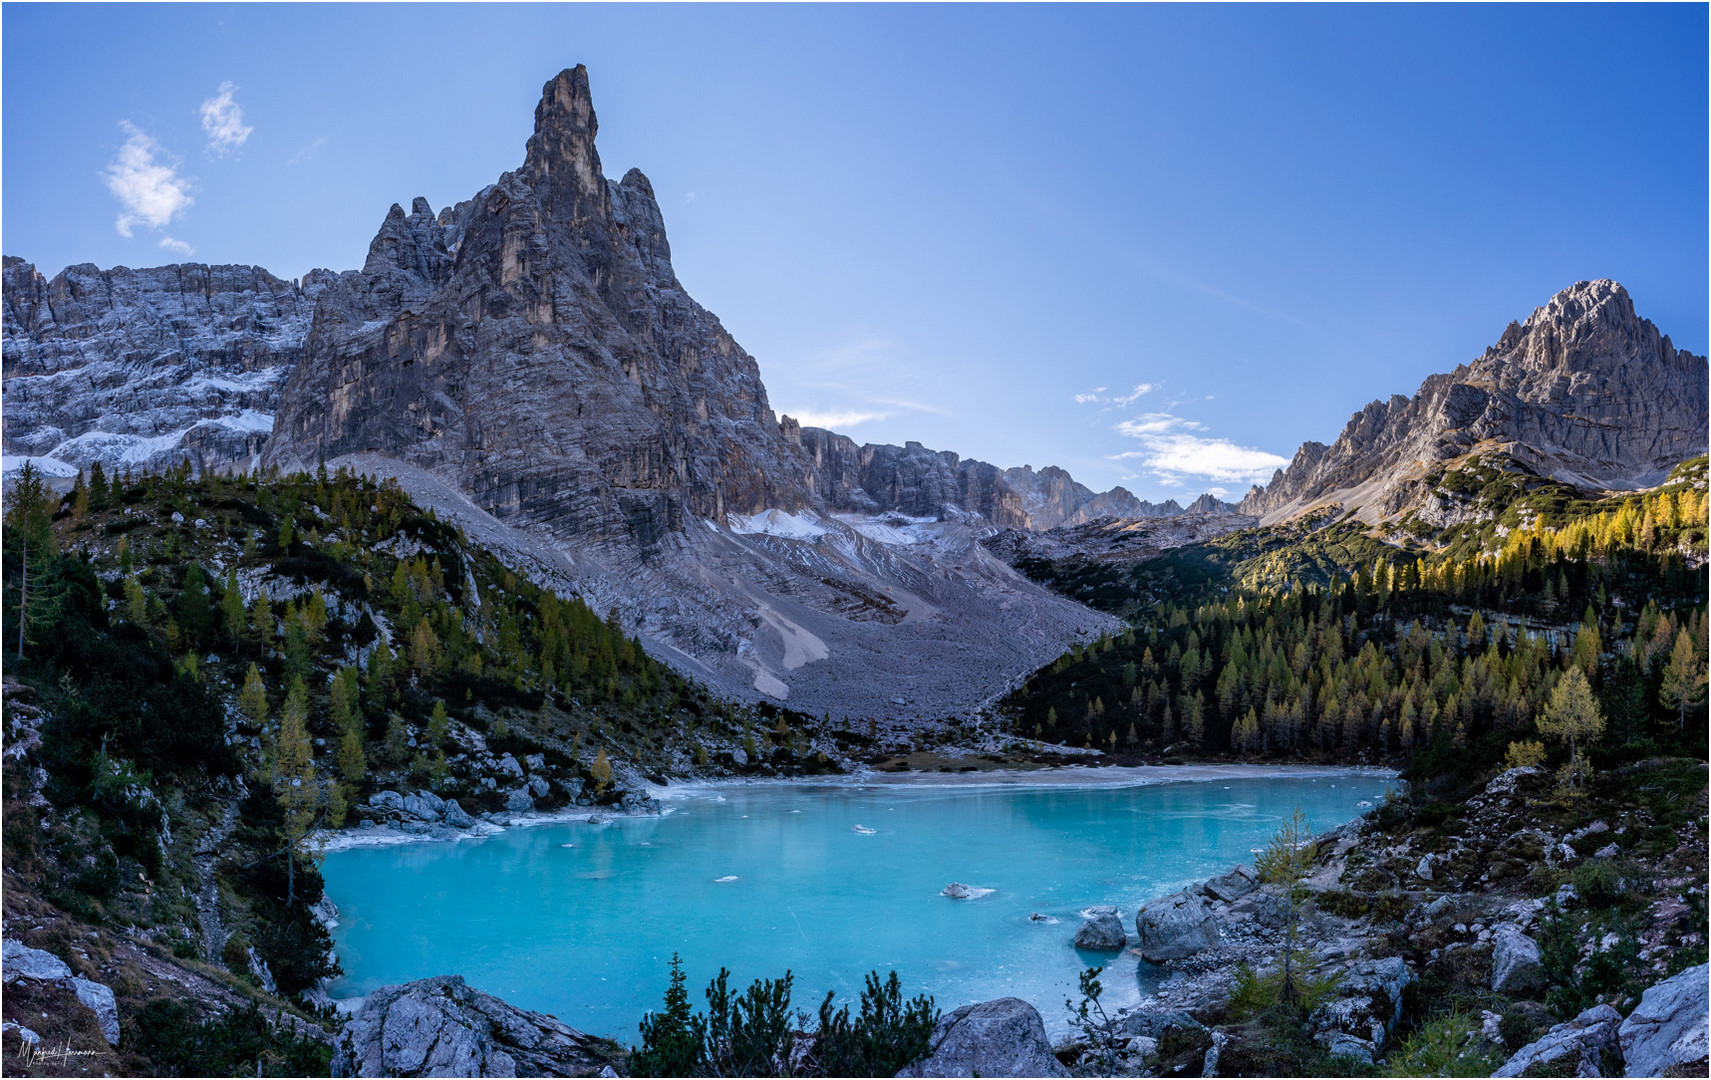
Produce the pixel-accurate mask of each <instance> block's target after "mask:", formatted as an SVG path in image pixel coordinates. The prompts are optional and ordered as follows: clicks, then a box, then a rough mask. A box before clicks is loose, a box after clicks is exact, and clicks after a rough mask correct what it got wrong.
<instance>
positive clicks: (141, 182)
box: [105, 120, 195, 236]
mask: <svg viewBox="0 0 1711 1080" xmlns="http://www.w3.org/2000/svg"><path fill="white" fill-rule="evenodd" d="M119 126H120V127H121V128H123V129H124V131H125V135H126V138H125V145H124V146H121V147H120V148H119V155H118V157H116V158H114V159H113V163H112V164H111V165H108V166H107V172H106V173H105V178H106V181H107V190H108V191H111V192H112V193H113V196H114V198H116V199H118V200H119V203H120V204H121V205H122V206H124V208H125V209H124V212H123V213H121V214H120V215H119V219H118V221H117V222H115V223H114V225H115V227H116V228H117V229H118V230H119V235H120V236H130V235H131V230H132V229H133V228H134V227H135V226H137V225H148V226H149V227H151V228H155V229H159V228H162V227H164V226H165V225H166V224H167V223H168V222H170V221H171V220H172V218H173V216H174V215H175V214H178V213H179V212H181V211H182V210H184V209H185V208H186V207H188V206H189V205H190V204H191V203H192V202H194V201H195V200H193V199H192V198H191V197H190V182H189V181H188V180H186V179H184V178H183V177H181V176H179V175H178V164H177V162H173V163H171V164H165V163H163V162H161V161H159V160H157V156H158V157H161V158H165V157H167V156H168V155H167V154H166V151H164V150H162V149H161V146H160V144H159V143H157V142H155V141H154V140H153V139H151V138H149V136H148V135H147V134H146V133H145V132H143V131H141V130H139V129H138V128H137V127H136V125H134V124H132V123H131V122H130V121H129V120H123V121H120V123H119Z"/></svg>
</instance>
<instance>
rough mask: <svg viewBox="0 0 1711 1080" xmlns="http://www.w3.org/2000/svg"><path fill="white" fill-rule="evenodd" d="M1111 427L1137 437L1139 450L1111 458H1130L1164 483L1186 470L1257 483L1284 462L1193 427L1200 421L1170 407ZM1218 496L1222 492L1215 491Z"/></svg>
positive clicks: (1218, 478)
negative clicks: (1179, 414) (1176, 413)
mask: <svg viewBox="0 0 1711 1080" xmlns="http://www.w3.org/2000/svg"><path fill="white" fill-rule="evenodd" d="M1113 430H1115V431H1116V432H1117V433H1118V434H1120V435H1126V436H1128V437H1130V438H1132V439H1139V440H1140V442H1141V445H1142V446H1143V447H1145V449H1143V450H1126V451H1124V452H1123V453H1120V454H1114V455H1112V458H1111V460H1113V461H1129V460H1135V461H1138V462H1139V463H1140V465H1141V466H1142V467H1143V468H1146V469H1150V470H1152V472H1153V473H1154V474H1155V475H1156V476H1158V477H1159V479H1160V480H1162V481H1164V482H1165V483H1167V484H1181V483H1182V479H1183V477H1185V476H1192V477H1199V478H1202V479H1207V480H1215V481H1219V482H1222V483H1230V484H1239V483H1249V484H1251V483H1260V482H1262V481H1264V480H1266V479H1267V478H1269V477H1270V476H1271V474H1272V471H1273V470H1275V469H1280V468H1282V467H1283V466H1285V465H1287V464H1289V462H1288V461H1287V460H1285V459H1284V458H1281V457H1278V456H1277V455H1276V454H1272V453H1268V452H1266V451H1264V450H1259V449H1255V448H1253V447H1249V446H1238V445H1237V444H1235V443H1233V442H1231V441H1230V440H1228V439H1220V438H1215V437H1209V436H1205V435H1196V434H1194V432H1197V431H1204V430H1205V425H1204V424H1201V423H1199V422H1197V421H1194V420H1188V419H1184V418H1183V417H1180V416H1173V415H1171V414H1170V413H1147V414H1146V415H1144V416H1139V417H1136V418H1135V419H1133V420H1124V421H1121V422H1120V423H1118V424H1117V425H1116V426H1115V427H1114V428H1113ZM1220 497H1222V496H1220Z"/></svg>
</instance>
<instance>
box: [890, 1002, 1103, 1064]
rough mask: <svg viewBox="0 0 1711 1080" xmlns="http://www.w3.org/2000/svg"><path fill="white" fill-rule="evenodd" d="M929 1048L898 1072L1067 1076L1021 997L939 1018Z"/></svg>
mask: <svg viewBox="0 0 1711 1080" xmlns="http://www.w3.org/2000/svg"><path fill="white" fill-rule="evenodd" d="M929 1045H930V1046H931V1047H932V1051H931V1052H930V1053H929V1054H928V1055H927V1056H926V1057H924V1058H922V1059H921V1060H919V1061H915V1062H911V1063H910V1064H908V1065H906V1066H904V1067H903V1068H902V1069H901V1070H899V1071H898V1073H897V1075H898V1076H1068V1075H1069V1070H1068V1069H1066V1068H1064V1067H1063V1064H1062V1062H1060V1061H1058V1059H1057V1057H1056V1055H1054V1054H1053V1053H1052V1044H1051V1043H1050V1041H1048V1040H1047V1039H1046V1025H1045V1022H1044V1021H1042V1020H1041V1019H1040V1014H1039V1011H1038V1010H1037V1009H1035V1008H1034V1007H1033V1006H1032V1005H1030V1004H1028V1003H1027V1002H1026V1001H1023V1000H1022V999H1021V998H1013V997H1006V998H999V999H998V1000H996V1001H982V1002H979V1003H978V1004H975V1005H964V1006H963V1007H962V1008H960V1009H957V1010H956V1011H954V1012H951V1013H949V1014H947V1015H946V1016H944V1017H943V1018H941V1019H940V1020H939V1024H938V1026H937V1027H935V1028H934V1029H933V1036H932V1041H931V1043H930V1044H929Z"/></svg>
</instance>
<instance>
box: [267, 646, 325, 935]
mask: <svg viewBox="0 0 1711 1080" xmlns="http://www.w3.org/2000/svg"><path fill="white" fill-rule="evenodd" d="M308 720H309V693H308V690H307V689H306V688H305V687H304V685H303V680H302V679H293V680H292V682H291V689H290V690H289V691H287V692H286V695H285V704H284V705H283V706H282V707H281V708H280V710H279V732H278V734H277V735H275V736H274V740H273V753H272V755H271V758H272V765H273V777H272V779H273V793H274V797H275V798H276V799H278V800H279V806H280V809H281V810H283V811H284V820H283V821H282V822H281V824H280V828H279V839H280V842H281V843H282V844H284V845H285V851H284V854H285V859H286V892H285V896H286V899H285V903H286V906H287V907H289V906H290V905H291V904H292V903H294V902H295V900H296V882H297V877H296V874H297V861H298V859H300V858H303V857H304V856H305V854H306V853H305V851H304V840H305V839H307V837H308V835H309V832H310V830H311V829H313V828H314V825H315V810H316V808H317V804H318V803H319V802H320V798H321V792H320V786H319V785H318V784H317V783H316V778H315V756H314V753H315V752H314V747H313V745H312V744H311V743H310V742H309V728H308Z"/></svg>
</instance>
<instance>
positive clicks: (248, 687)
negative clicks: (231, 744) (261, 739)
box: [238, 663, 267, 730]
mask: <svg viewBox="0 0 1711 1080" xmlns="http://www.w3.org/2000/svg"><path fill="white" fill-rule="evenodd" d="M238 711H239V712H241V713H243V714H244V719H246V720H248V721H249V724H250V726H251V727H253V728H256V729H257V730H260V729H261V727H262V725H264V724H266V723H267V687H266V686H264V685H262V681H261V672H260V671H259V670H257V668H256V666H255V665H254V664H253V663H252V664H251V665H250V669H249V671H248V673H246V674H245V675H244V688H243V690H242V691H240V692H239V694H238Z"/></svg>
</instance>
